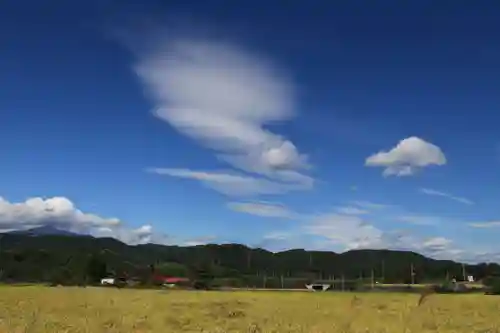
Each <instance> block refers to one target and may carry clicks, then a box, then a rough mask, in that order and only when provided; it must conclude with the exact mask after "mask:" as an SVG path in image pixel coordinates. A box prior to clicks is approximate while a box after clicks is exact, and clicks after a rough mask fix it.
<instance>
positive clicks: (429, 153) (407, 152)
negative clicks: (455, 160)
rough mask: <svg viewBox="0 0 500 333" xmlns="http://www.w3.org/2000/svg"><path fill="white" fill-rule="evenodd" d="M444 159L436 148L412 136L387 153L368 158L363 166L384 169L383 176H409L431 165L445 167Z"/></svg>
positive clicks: (379, 153)
mask: <svg viewBox="0 0 500 333" xmlns="http://www.w3.org/2000/svg"><path fill="white" fill-rule="evenodd" d="M445 164H446V157H445V155H444V153H443V152H442V151H441V148H439V147H438V146H436V145H434V144H432V143H429V142H427V141H424V140H422V139H420V138H418V137H415V136H412V137H409V138H406V139H404V140H401V141H400V142H399V143H398V144H397V145H396V147H394V148H392V149H391V150H389V151H380V152H378V153H376V154H374V155H371V156H369V157H368V158H367V159H366V161H365V165H366V166H369V167H382V168H384V172H383V175H384V176H411V175H413V174H415V172H416V171H417V170H419V169H422V168H424V167H427V166H431V165H437V166H441V165H445Z"/></svg>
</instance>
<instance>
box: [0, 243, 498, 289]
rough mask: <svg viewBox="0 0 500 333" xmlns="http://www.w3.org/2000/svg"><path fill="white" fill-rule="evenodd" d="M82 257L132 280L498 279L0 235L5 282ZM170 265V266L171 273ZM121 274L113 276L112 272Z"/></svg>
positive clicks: (246, 253)
mask: <svg viewBox="0 0 500 333" xmlns="http://www.w3.org/2000/svg"><path fill="white" fill-rule="evenodd" d="M89 258H94V259H95V258H99V260H101V261H102V262H104V263H105V264H106V269H107V271H108V272H114V273H115V274H118V273H117V272H125V273H126V274H128V275H140V274H143V273H144V272H145V271H148V270H149V269H150V268H151V267H152V266H151V265H154V266H156V267H160V268H161V267H170V268H171V271H170V272H169V273H171V274H176V275H183V274H184V273H183V272H185V270H183V269H182V267H192V266H195V265H200V264H202V265H205V266H206V265H210V267H213V268H214V272H215V273H214V274H215V275H217V276H220V277H238V276H249V275H258V276H270V277H271V276H274V277H277V276H279V277H281V276H283V277H285V278H286V277H301V278H304V277H309V278H311V279H331V278H332V277H335V278H339V277H340V276H344V277H345V278H346V279H354V278H360V277H364V278H369V277H371V276H374V278H375V279H377V280H382V279H383V281H385V282H400V283H402V282H408V281H410V279H411V267H412V266H413V268H414V272H415V276H414V279H415V282H423V281H429V280H437V279H441V280H442V279H444V278H445V277H446V276H449V277H456V278H459V279H460V278H461V277H462V276H463V273H464V270H465V272H466V274H467V275H473V276H475V277H476V278H478V279H479V278H482V277H484V276H490V275H500V266H499V265H497V264H478V265H464V266H463V265H462V264H460V263H456V262H453V261H443V260H434V259H431V258H427V257H424V256H422V255H420V254H417V253H413V252H404V251H390V250H354V251H348V252H345V253H334V252H322V251H305V250H301V249H294V250H288V251H284V252H278V253H272V252H269V251H266V250H263V249H250V248H248V247H246V246H243V245H240V244H223V245H213V244H210V245H201V246H191V247H179V246H165V245H156V244H146V245H136V246H131V245H127V244H124V243H122V242H120V241H118V240H116V239H113V238H93V237H90V236H75V235H61V234H59V235H46V234H42V235H33V234H30V233H28V234H23V233H14V234H0V277H1V279H2V280H8V281H50V280H51V279H52V278H53V277H54V276H55V275H58V276H64V277H65V278H66V279H76V278H78V277H81V276H83V275H85V274H86V273H85V272H86V269H87V268H88V262H89V260H90V259H89ZM172 267H174V268H172ZM120 274H121V273H120Z"/></svg>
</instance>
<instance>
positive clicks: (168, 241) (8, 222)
mask: <svg viewBox="0 0 500 333" xmlns="http://www.w3.org/2000/svg"><path fill="white" fill-rule="evenodd" d="M42 226H51V227H54V228H56V229H60V230H66V231H71V232H74V233H78V234H84V235H91V236H94V237H112V238H115V239H117V240H119V241H122V242H124V243H127V244H129V245H136V244H146V243H155V244H163V245H184V246H188V245H193V244H196V245H199V244H206V243H208V242H210V241H212V240H215V239H216V238H215V237H214V236H200V237H191V238H178V237H173V236H169V235H165V234H162V233H160V232H157V231H156V230H155V229H154V228H153V226H152V225H149V224H146V225H142V226H139V227H132V226H127V225H126V224H125V223H123V221H121V220H120V219H118V218H105V217H102V216H99V215H97V214H93V213H86V212H83V211H82V210H80V209H78V208H77V207H76V205H75V204H74V203H73V202H72V201H71V200H70V199H68V198H66V197H61V196H57V197H52V198H41V197H33V198H28V199H27V200H25V201H22V202H10V201H8V200H6V199H5V198H2V197H0V233H4V232H10V231H15V230H27V229H33V228H38V227H42Z"/></svg>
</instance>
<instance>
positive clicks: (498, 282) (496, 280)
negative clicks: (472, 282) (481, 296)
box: [483, 276, 500, 295]
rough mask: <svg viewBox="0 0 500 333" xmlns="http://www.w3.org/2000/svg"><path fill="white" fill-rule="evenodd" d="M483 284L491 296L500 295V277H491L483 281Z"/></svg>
mask: <svg viewBox="0 0 500 333" xmlns="http://www.w3.org/2000/svg"><path fill="white" fill-rule="evenodd" d="M483 284H484V285H485V286H486V287H488V289H489V291H488V294H489V295H500V277H497V276H491V277H488V278H486V279H484V280H483Z"/></svg>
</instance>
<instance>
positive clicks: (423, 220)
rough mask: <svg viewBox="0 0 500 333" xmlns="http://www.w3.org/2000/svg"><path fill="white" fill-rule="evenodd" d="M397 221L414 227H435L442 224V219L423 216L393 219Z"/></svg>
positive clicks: (402, 216)
mask: <svg viewBox="0 0 500 333" xmlns="http://www.w3.org/2000/svg"><path fill="white" fill-rule="evenodd" d="M395 219H396V220H397V221H401V222H405V223H410V224H415V225H437V224H439V223H440V222H442V218H439V217H436V216H424V215H401V216H397V217H396V218H395Z"/></svg>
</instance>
